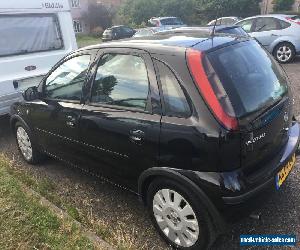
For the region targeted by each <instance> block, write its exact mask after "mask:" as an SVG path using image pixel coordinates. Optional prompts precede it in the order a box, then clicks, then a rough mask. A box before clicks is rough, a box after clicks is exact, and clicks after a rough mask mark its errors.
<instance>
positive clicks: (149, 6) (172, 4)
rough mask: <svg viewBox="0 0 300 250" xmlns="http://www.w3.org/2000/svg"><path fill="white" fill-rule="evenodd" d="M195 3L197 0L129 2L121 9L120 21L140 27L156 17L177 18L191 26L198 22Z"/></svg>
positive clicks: (128, 0) (134, 0)
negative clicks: (194, 16)
mask: <svg viewBox="0 0 300 250" xmlns="http://www.w3.org/2000/svg"><path fill="white" fill-rule="evenodd" d="M195 3H196V2H195V0H184V2H183V1H182V0H127V1H126V2H125V3H124V4H123V5H122V6H121V8H120V11H119V16H120V17H119V19H120V20H127V22H128V23H129V24H133V25H139V24H141V23H147V21H148V20H149V19H150V18H151V17H154V16H176V17H180V18H181V19H182V20H183V21H185V22H188V23H189V24H190V23H193V21H195V20H196V18H193V15H196V8H195V7H196V5H195Z"/></svg>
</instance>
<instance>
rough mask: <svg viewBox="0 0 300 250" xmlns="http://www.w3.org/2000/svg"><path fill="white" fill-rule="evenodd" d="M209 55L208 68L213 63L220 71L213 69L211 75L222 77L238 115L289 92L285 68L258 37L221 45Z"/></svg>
mask: <svg viewBox="0 0 300 250" xmlns="http://www.w3.org/2000/svg"><path fill="white" fill-rule="evenodd" d="M208 59H209V62H207V63H206V69H207V68H208V69H209V66H207V65H208V64H211V65H212V66H213V68H214V71H215V72H214V74H216V76H213V74H212V72H209V73H210V78H212V79H214V78H217V80H219V81H221V83H222V85H223V87H224V89H225V91H226V94H227V95H228V97H229V99H230V102H231V104H232V107H233V109H234V114H235V116H236V117H239V118H240V117H243V116H246V115H248V114H250V113H253V112H256V111H258V110H261V109H264V108H266V107H269V106H270V105H272V104H274V103H276V102H277V101H279V100H281V98H282V97H283V96H284V95H285V94H286V92H287V85H286V81H287V80H286V77H285V74H284V73H283V71H282V69H281V68H280V66H279V65H278V64H277V63H276V62H275V61H274V59H273V58H272V57H271V56H270V55H269V54H268V53H267V52H266V51H265V50H264V49H262V48H261V47H260V45H259V44H258V43H257V42H255V41H248V42H241V43H239V44H236V45H233V46H230V47H225V48H222V49H219V50H217V51H214V52H212V53H209V55H208ZM220 98H221V97H220ZM226 98H227V97H226V96H224V99H226Z"/></svg>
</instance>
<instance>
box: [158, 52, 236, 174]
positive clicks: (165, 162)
mask: <svg viewBox="0 0 300 250" xmlns="http://www.w3.org/2000/svg"><path fill="white" fill-rule="evenodd" d="M154 57H155V56H154ZM156 57H157V56H156ZM158 59H159V60H161V61H163V62H165V63H167V64H168V65H169V67H170V68H171V69H172V70H173V72H175V75H176V76H177V78H178V79H179V82H180V83H181V86H182V89H183V90H184V92H185V93H186V96H187V99H188V100H189V102H190V106H191V110H192V115H191V116H190V117H187V118H178V117H168V116H163V117H162V125H161V126H162V128H161V136H160V166H161V167H170V168H176V169H184V170H194V171H208V172H219V171H220V170H221V169H222V170H223V171H224V170H226V168H238V167H239V166H240V158H239V156H240V136H239V134H235V133H229V132H228V131H226V130H225V129H223V128H222V127H221V126H220V124H219V123H218V122H217V121H216V119H215V118H214V116H213V115H212V113H211V112H210V110H209V109H208V107H207V106H206V104H205V103H204V101H203V99H202V97H201V96H200V94H199V91H198V89H197V87H196V86H195V84H194V82H193V79H192V77H191V75H190V72H189V69H188V66H187V63H186V58H185V51H184V52H180V53H177V55H175V54H174V55H164V56H162V55H159V57H158Z"/></svg>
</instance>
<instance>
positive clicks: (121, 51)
mask: <svg viewBox="0 0 300 250" xmlns="http://www.w3.org/2000/svg"><path fill="white" fill-rule="evenodd" d="M115 49H116V48H112V49H108V50H105V49H104V50H103V51H102V53H100V54H98V56H97V57H98V58H97V59H96V67H95V71H94V72H93V76H92V77H91V78H92V79H91V84H90V87H89V88H90V89H89V94H88V98H87V101H86V104H87V105H89V106H93V107H103V108H109V109H113V110H123V111H132V112H137V113H144V114H153V112H152V105H151V103H152V102H151V92H152V90H151V82H150V77H149V74H150V73H149V66H148V63H147V60H146V59H147V58H146V57H145V52H144V53H138V52H137V51H135V50H131V49H129V50H127V51H126V52H125V51H124V48H119V49H117V50H115ZM107 54H118V55H132V56H138V57H140V58H142V59H143V61H144V63H145V67H146V70H147V78H148V96H147V102H146V107H145V110H142V109H139V108H134V107H125V106H119V105H112V104H106V103H96V102H92V91H93V86H94V82H95V78H96V75H97V70H98V66H99V63H100V60H101V59H102V58H103V57H104V56H105V55H107Z"/></svg>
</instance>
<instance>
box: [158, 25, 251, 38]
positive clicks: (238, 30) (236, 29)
mask: <svg viewBox="0 0 300 250" xmlns="http://www.w3.org/2000/svg"><path fill="white" fill-rule="evenodd" d="M214 28H215V32H216V33H227V34H232V35H235V36H249V35H248V33H247V32H246V31H244V30H243V28H242V27H240V26H238V25H228V26H226V25H219V26H216V27H214V26H205V27H182V28H176V29H171V30H163V31H160V32H157V33H156V34H158V35H160V34H180V33H182V34H184V33H194V34H198V33H201V32H208V33H211V32H212V31H213V29H214Z"/></svg>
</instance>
